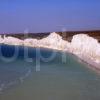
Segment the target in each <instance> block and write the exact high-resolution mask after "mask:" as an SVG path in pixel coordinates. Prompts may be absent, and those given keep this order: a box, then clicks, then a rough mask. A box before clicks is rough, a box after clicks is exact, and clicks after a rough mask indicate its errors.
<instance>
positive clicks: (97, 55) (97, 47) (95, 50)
mask: <svg viewBox="0 0 100 100" xmlns="http://www.w3.org/2000/svg"><path fill="white" fill-rule="evenodd" d="M0 43H4V44H9V45H24V46H30V47H44V48H51V49H57V50H62V51H63V50H64V51H68V52H71V53H73V54H75V55H81V56H85V57H88V58H89V59H92V60H93V61H95V62H96V63H100V44H99V43H98V41H97V40H96V39H94V38H92V37H90V36H88V35H86V34H77V35H74V36H73V38H72V41H71V42H68V41H65V40H63V39H62V37H61V36H60V35H58V34H56V33H55V32H53V33H51V34H50V35H49V36H48V37H46V38H43V39H41V40H37V39H33V38H28V39H25V40H20V39H17V38H15V37H4V38H2V37H1V36H0Z"/></svg>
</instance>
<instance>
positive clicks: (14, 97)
mask: <svg viewBox="0 0 100 100" xmlns="http://www.w3.org/2000/svg"><path fill="white" fill-rule="evenodd" d="M88 66H89V65H88V64H86V63H84V62H82V61H81V60H79V59H78V58H77V57H75V56H74V55H72V54H70V53H67V52H62V51H57V50H51V49H45V48H31V47H24V46H9V45H4V44H1V45H0V100H100V75H99V74H98V73H96V72H95V71H93V70H91V69H90V68H89V67H88Z"/></svg>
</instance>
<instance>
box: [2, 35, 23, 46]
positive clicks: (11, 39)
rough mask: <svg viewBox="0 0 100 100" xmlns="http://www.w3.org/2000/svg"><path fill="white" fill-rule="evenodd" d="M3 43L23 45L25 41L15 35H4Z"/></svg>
mask: <svg viewBox="0 0 100 100" xmlns="http://www.w3.org/2000/svg"><path fill="white" fill-rule="evenodd" d="M3 43H4V44H9V45H23V41H22V40H20V39H18V38H15V37H4V39H3Z"/></svg>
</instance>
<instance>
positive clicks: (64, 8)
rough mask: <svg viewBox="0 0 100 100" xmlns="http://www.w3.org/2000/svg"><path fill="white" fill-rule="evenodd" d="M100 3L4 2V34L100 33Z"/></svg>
mask: <svg viewBox="0 0 100 100" xmlns="http://www.w3.org/2000/svg"><path fill="white" fill-rule="evenodd" d="M99 10H100V0H0V33H2V32H6V33H12V32H15V33H17V32H24V30H26V29H28V30H29V31H30V32H33V33H35V32H36V33H37V32H49V31H50V32H51V31H62V30H63V29H66V30H67V31H75V30H100V13H99V12H100V11H99Z"/></svg>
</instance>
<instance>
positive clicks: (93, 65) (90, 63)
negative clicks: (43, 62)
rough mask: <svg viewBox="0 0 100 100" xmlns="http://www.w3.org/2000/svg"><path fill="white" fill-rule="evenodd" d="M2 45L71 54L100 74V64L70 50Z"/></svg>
mask: <svg viewBox="0 0 100 100" xmlns="http://www.w3.org/2000/svg"><path fill="white" fill-rule="evenodd" d="M0 45H8V46H22V47H30V48H40V49H41V48H42V49H48V50H57V51H58V52H59V51H60V52H65V53H70V54H71V55H73V56H75V57H77V59H78V60H77V61H78V62H83V63H85V64H87V66H86V67H88V68H89V69H91V70H93V71H95V72H96V73H98V74H100V63H96V62H94V61H93V60H92V59H89V58H88V57H85V56H84V57H83V56H81V55H79V54H75V53H72V52H70V51H68V50H66V51H65V50H61V49H56V48H49V47H46V46H44V47H42V46H40V47H38V46H37V47H32V46H26V45H10V44H4V43H0Z"/></svg>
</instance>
